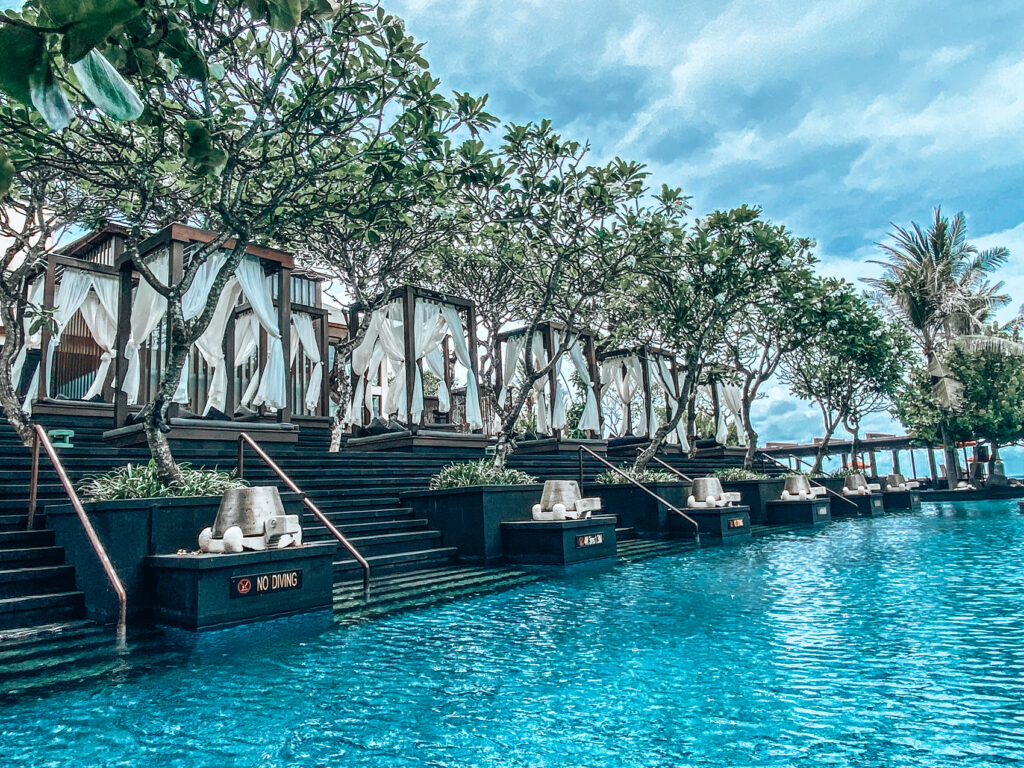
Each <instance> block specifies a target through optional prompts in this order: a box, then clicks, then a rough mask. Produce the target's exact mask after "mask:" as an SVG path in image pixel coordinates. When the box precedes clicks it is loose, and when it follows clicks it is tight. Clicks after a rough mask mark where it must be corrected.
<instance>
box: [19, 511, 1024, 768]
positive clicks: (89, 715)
mask: <svg viewBox="0 0 1024 768" xmlns="http://www.w3.org/2000/svg"><path fill="white" fill-rule="evenodd" d="M1022 563H1024V515H1020V514H1018V513H1017V511H1016V503H1015V502H1001V503H989V504H984V505H964V504H958V505H947V506H934V507H926V509H925V510H924V511H923V512H921V513H919V514H907V515H901V516H895V517H886V518H879V519H874V520H856V521H851V522H840V523H837V524H835V525H832V526H830V527H828V528H826V529H824V530H819V531H814V532H808V533H801V534H781V535H775V536H772V537H769V538H765V539H761V540H757V541H755V542H753V543H751V544H748V545H744V546H741V547H736V548H708V549H706V550H704V551H701V552H699V553H686V554H681V555H678V556H668V557H661V558H656V559H652V560H649V561H646V562H640V563H635V564H631V565H626V566H621V567H615V568H612V569H611V570H607V571H604V572H601V573H589V574H588V573H579V574H573V575H569V576H565V577H563V578H552V579H548V580H544V581H542V582H539V583H536V584H533V585H529V586H526V587H522V588H519V589H517V590H514V591H511V592H506V593H500V594H494V595H487V596H482V597H478V598H473V599H468V600H464V601H461V602H456V603H449V604H446V605H443V606H440V607H435V608H428V609H424V610H420V611H413V612H408V613H404V614H399V615H396V616H393V617H391V618H388V619H384V620H378V621H375V622H368V623H364V624H357V625H354V626H344V627H337V628H331V629H328V630H326V631H321V629H320V627H319V625H314V624H310V623H309V622H285V623H276V624H275V625H274V626H272V627H263V628H247V629H241V630H232V631H228V632H222V633H217V634H216V635H210V636H206V637H204V638H202V639H201V640H200V641H199V642H198V643H196V644H195V645H193V646H190V647H189V648H188V649H186V650H183V651H182V652H180V653H179V654H178V655H176V656H174V657H172V659H173V661H172V662H170V661H168V660H167V657H163V656H156V655H154V656H153V657H152V659H151V661H149V663H148V668H143V669H136V670H134V672H133V673H132V674H126V675H124V676H122V677H114V678H110V679H106V680H103V681H102V682H99V683H95V684H88V685H83V686H79V687H73V688H70V689H68V690H65V691H56V692H53V693H52V694H51V695H48V696H46V697H44V698H40V699H22V700H18V701H15V702H13V703H11V704H9V705H6V706H4V707H3V708H2V709H0V765H4V766H15V765H19V766H20V765H32V766H43V765H47V766H115V765H124V766H135V767H136V768H148V767H149V766H160V767H161V768H170V767H171V766H189V767H190V768H193V767H196V766H388V767H389V768H390V767H392V766H501V767H504V766H523V767H528V768H546V767H547V766H588V767H604V766H609V767H610V766H651V767H653V766H747V765H754V766H821V765H835V766H951V765H958V766H989V765H1004V764H1009V763H1015V762H1019V761H1024V677H1022V673H1024V566H1022ZM133 663H135V664H140V665H142V666H143V667H146V666H147V662H146V657H142V659H141V660H137V661H135V662H133Z"/></svg>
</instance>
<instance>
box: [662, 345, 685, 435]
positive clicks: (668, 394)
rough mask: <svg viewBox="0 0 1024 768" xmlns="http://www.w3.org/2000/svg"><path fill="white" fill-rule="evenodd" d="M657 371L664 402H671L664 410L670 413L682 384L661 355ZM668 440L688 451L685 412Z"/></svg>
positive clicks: (680, 391) (677, 399) (676, 401)
mask: <svg viewBox="0 0 1024 768" xmlns="http://www.w3.org/2000/svg"><path fill="white" fill-rule="evenodd" d="M657 372H658V379H659V380H660V381H661V386H662V387H663V388H664V390H665V399H666V404H668V403H670V402H671V405H668V407H667V408H666V411H667V412H669V413H671V412H673V411H674V409H675V408H676V404H677V403H678V402H679V396H680V394H681V393H682V384H681V382H680V381H679V377H678V375H677V376H673V375H672V366H671V365H670V363H669V361H668V360H666V359H665V358H663V357H661V358H658V365H657ZM669 442H673V443H678V444H679V447H680V448H681V449H682V450H683V452H684V453H686V452H689V450H690V441H689V439H688V438H687V436H686V418H685V414H684V415H683V416H681V417H680V418H679V423H678V424H676V428H675V430H674V431H673V432H672V434H670V436H669Z"/></svg>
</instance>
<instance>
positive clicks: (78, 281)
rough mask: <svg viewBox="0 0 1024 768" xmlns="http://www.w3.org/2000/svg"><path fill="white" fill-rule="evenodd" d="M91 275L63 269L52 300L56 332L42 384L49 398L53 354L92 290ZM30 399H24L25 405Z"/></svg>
mask: <svg viewBox="0 0 1024 768" xmlns="http://www.w3.org/2000/svg"><path fill="white" fill-rule="evenodd" d="M92 279H93V275H92V274H91V273H89V272H83V271H82V270H80V269H67V268H66V269H65V270H64V275H63V276H62V277H61V280H60V285H59V286H58V287H57V295H56V297H55V298H54V304H56V310H55V311H54V313H53V321H54V324H55V325H56V326H57V331H56V333H55V334H54V335H53V338H52V339H51V340H50V345H49V348H48V349H47V350H46V381H45V382H43V386H44V388H45V395H46V396H47V397H49V396H50V379H51V378H52V377H53V353H54V350H55V349H56V347H57V345H58V344H60V339H61V336H62V335H63V334H64V329H65V328H67V325H68V323H69V322H70V321H71V318H72V317H74V316H75V313H76V312H77V311H78V310H79V309H81V308H82V305H83V304H84V303H85V299H86V297H87V296H88V295H89V290H90V289H91V288H92ZM29 400H30V398H26V403H27V402H28V401H29Z"/></svg>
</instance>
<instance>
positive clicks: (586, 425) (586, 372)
mask: <svg viewBox="0 0 1024 768" xmlns="http://www.w3.org/2000/svg"><path fill="white" fill-rule="evenodd" d="M569 358H570V359H571V360H572V364H573V366H574V367H575V368H576V374H577V375H578V376H579V377H580V379H582V380H583V387H584V389H585V390H586V392H587V399H586V405H585V406H584V407H583V415H582V416H580V421H579V423H578V424H577V425H576V428H577V429H581V430H583V431H587V430H591V431H593V432H596V433H597V434H598V435H600V434H601V417H600V414H599V413H598V408H597V395H595V394H594V382H593V381H591V379H590V368H589V367H588V366H587V361H586V360H585V359H584V357H583V350H582V349H581V348H580V340H579V338H577V339H576V340H575V341H574V342H573V345H572V346H571V347H569Z"/></svg>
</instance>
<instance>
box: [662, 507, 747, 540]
mask: <svg viewBox="0 0 1024 768" xmlns="http://www.w3.org/2000/svg"><path fill="white" fill-rule="evenodd" d="M683 511H684V512H685V513H686V514H687V515H689V516H690V517H691V518H693V519H694V520H695V521H696V523H697V525H698V526H699V528H700V539H701V541H702V542H708V543H720V544H724V543H734V542H741V541H747V540H749V539H750V509H749V508H747V507H744V506H738V505H737V506H735V507H713V508H709V509H684V510H683ZM669 527H670V530H671V533H672V535H673V536H674V537H676V538H681V539H692V538H693V537H694V530H693V526H692V525H691V524H690V523H689V522H688V521H687V520H684V519H683V518H681V517H679V515H673V516H672V517H670V518H669Z"/></svg>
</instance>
